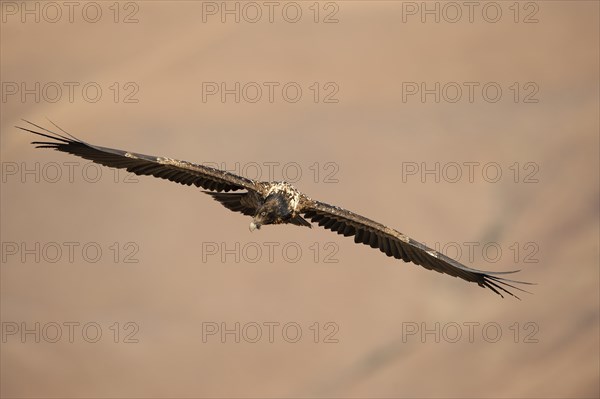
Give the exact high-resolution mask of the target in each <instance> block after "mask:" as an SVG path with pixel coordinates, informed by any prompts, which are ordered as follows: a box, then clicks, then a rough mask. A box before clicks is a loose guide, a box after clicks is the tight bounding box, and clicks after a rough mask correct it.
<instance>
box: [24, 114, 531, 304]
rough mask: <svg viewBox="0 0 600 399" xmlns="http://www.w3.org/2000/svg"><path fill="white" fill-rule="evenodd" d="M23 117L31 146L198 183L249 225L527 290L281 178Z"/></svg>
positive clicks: (501, 288)
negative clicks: (337, 241) (301, 232)
mask: <svg viewBox="0 0 600 399" xmlns="http://www.w3.org/2000/svg"><path fill="white" fill-rule="evenodd" d="M25 122H26V123H28V124H29V125H30V126H29V127H20V126H17V128H19V129H21V130H24V131H27V132H30V133H33V134H36V135H39V136H42V137H45V138H46V139H50V140H51V141H34V142H32V144H35V145H36V148H51V149H54V150H58V151H61V152H66V153H69V154H73V155H76V156H79V157H81V158H85V159H88V160H91V161H93V162H96V163H99V164H101V165H104V166H109V167H113V168H120V169H126V170H127V171H129V172H131V173H135V174H136V175H149V176H154V177H159V178H161V179H167V180H170V181H172V182H176V183H180V184H185V185H188V186H190V185H192V184H193V185H195V186H196V187H202V188H204V189H205V190H209V191H204V192H205V193H207V194H209V195H210V196H212V197H213V198H214V199H215V200H217V201H218V202H220V203H221V204H222V205H223V206H225V207H226V208H227V209H230V210H232V211H235V212H240V213H242V214H244V215H247V216H251V217H252V221H251V222H250V230H255V229H260V227H261V226H263V225H268V224H285V223H291V224H295V225H298V226H307V227H311V224H310V222H312V223H317V224H318V225H319V226H322V227H324V228H325V229H328V230H331V231H333V232H336V233H337V234H342V235H344V236H346V237H348V236H352V237H354V242H355V243H359V244H365V245H369V246H370V247H371V248H378V249H379V250H380V251H381V252H383V253H385V254H386V255H387V256H393V257H394V258H396V259H402V260H403V261H405V262H412V263H415V264H417V265H420V266H423V267H425V268H426V269H429V270H435V271H437V272H439V273H445V274H448V275H450V276H454V277H459V278H461V279H463V280H465V281H469V282H473V283H477V284H478V285H479V286H481V287H484V288H489V289H491V290H492V291H493V292H495V293H496V294H498V295H500V296H502V297H503V295H502V293H507V294H510V295H512V296H514V297H516V298H518V297H517V296H516V295H515V294H514V293H513V292H511V291H509V289H510V288H513V289H516V290H519V291H523V292H527V291H525V290H523V289H521V288H519V287H516V286H515V285H514V284H530V283H526V282H522V281H514V280H509V279H506V278H503V277H500V275H505V274H509V273H515V272H517V271H518V270H515V271H509V272H488V271H482V270H477V269H472V268H469V267H467V266H465V265H462V264H461V263H459V262H457V261H455V260H454V259H452V258H450V257H448V256H446V255H444V254H441V253H439V252H437V251H434V250H433V249H431V248H428V247H427V246H425V245H424V244H421V243H420V242H417V241H415V240H413V239H412V238H410V237H408V236H406V235H404V234H402V233H400V232H399V231H397V230H394V229H392V228H389V227H387V226H384V225H383V224H380V223H377V222H375V221H373V220H370V219H367V218H366V217H364V216H361V215H357V214H355V213H353V212H350V211H348V210H346V209H342V208H340V207H337V206H333V205H329V204H326V203H324V202H320V201H316V200H313V199H311V198H310V197H308V196H306V195H304V194H302V193H301V192H299V191H298V190H297V189H296V188H295V187H294V186H292V185H291V184H289V183H287V182H262V181H255V180H252V179H248V178H245V177H242V176H237V175H235V174H233V173H230V172H227V171H223V170H219V169H215V168H211V167H208V166H203V165H198V164H194V163H191V162H186V161H178V160H176V159H172V158H166V157H156V156H152V155H144V154H138V153H135V152H129V151H123V150H117V149H114V148H107V147H100V146H96V145H93V144H89V143H86V142H84V141H81V140H79V139H77V138H75V137H73V136H71V135H70V134H68V133H66V132H64V131H63V132H64V133H65V134H66V135H61V134H58V133H56V132H53V131H51V130H48V129H46V128H43V127H41V126H38V125H36V124H34V123H31V122H29V121H25ZM35 129H37V130H35ZM61 130H62V129H61ZM241 190H244V191H241ZM230 191H241V192H233V193H232V192H230ZM309 220H310V222H309Z"/></svg>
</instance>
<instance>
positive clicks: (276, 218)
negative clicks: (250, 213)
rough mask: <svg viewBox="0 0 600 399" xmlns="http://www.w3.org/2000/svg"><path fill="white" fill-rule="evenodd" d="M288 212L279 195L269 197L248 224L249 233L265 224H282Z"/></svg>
mask: <svg viewBox="0 0 600 399" xmlns="http://www.w3.org/2000/svg"><path fill="white" fill-rule="evenodd" d="M289 213H290V212H289V210H288V207H287V206H286V204H285V200H284V199H283V198H282V196H280V195H270V196H268V197H267V198H266V199H265V201H264V202H263V204H262V206H261V207H260V208H258V210H257V211H256V214H255V215H254V217H253V218H252V222H250V231H254V230H256V229H260V227H261V226H262V225H265V224H279V223H283V222H284V221H285V220H286V219H287V218H289Z"/></svg>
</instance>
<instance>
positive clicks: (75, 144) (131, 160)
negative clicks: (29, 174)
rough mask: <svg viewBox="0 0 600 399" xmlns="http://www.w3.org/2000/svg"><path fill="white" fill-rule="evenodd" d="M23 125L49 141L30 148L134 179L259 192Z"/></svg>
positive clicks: (188, 166) (219, 176) (220, 175)
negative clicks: (87, 162) (66, 155)
mask: <svg viewBox="0 0 600 399" xmlns="http://www.w3.org/2000/svg"><path fill="white" fill-rule="evenodd" d="M24 122H26V123H28V124H30V125H31V126H29V127H21V126H16V127H17V128H19V129H21V130H24V131H26V132H29V133H33V134H36V135H38V136H42V137H45V138H46V139H50V140H52V141H34V142H32V144H36V148H51V149H54V150H57V151H61V152H66V153H69V154H73V155H76V156H78V157H81V158H84V159H88V160H90V161H93V162H95V163H98V164H101V165H104V166H109V167H112V168H119V169H126V170H127V171H129V172H131V173H135V174H136V175H148V176H154V177H158V178H161V179H166V180H169V181H172V182H175V183H179V184H183V185H187V186H191V185H192V184H193V185H195V186H196V187H202V188H204V189H206V190H211V191H217V192H221V191H225V192H228V191H235V190H248V191H257V190H259V189H260V185H259V184H257V182H255V181H254V180H251V179H247V178H245V177H242V176H238V175H235V174H233V173H229V172H227V171H222V170H219V169H215V168H211V167H208V166H204V165H198V164H194V163H191V162H187V161H179V160H176V159H171V158H165V157H156V156H153V155H144V154H138V153H134V152H128V151H123V150H118V149H114V148H107V147H100V146H96V145H93V144H89V143H86V142H84V141H82V140H79V139H77V138H75V137H73V136H71V135H69V136H70V137H67V136H64V135H61V134H58V133H56V132H53V131H50V130H48V129H46V128H43V127H41V126H38V125H36V124H34V123H32V122H29V121H26V120H24Z"/></svg>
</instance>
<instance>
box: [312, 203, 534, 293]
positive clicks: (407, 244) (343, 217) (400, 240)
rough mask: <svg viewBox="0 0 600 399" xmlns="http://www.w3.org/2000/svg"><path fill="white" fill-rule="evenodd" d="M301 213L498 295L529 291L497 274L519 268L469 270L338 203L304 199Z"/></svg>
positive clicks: (394, 255) (322, 224)
mask: <svg viewBox="0 0 600 399" xmlns="http://www.w3.org/2000/svg"><path fill="white" fill-rule="evenodd" d="M301 213H303V215H304V217H305V218H306V219H308V220H310V221H311V222H313V223H315V222H318V224H319V226H322V227H324V228H326V229H329V230H331V231H334V232H336V233H338V234H343V235H344V236H351V235H352V236H354V242H355V243H362V244H365V245H369V246H371V247H372V248H378V249H379V250H380V251H381V252H383V253H385V254H386V255H387V256H393V257H394V258H396V259H402V260H403V261H405V262H412V263H415V264H417V265H420V266H423V267H424V268H426V269H429V270H435V271H437V272H439V273H444V274H448V275H450V276H454V277H458V278H461V279H463V280H465V281H469V282H473V283H477V284H478V285H479V286H481V287H484V288H489V289H490V290H492V291H493V292H495V293H496V294H498V295H500V296H501V297H504V295H503V293H504V294H509V295H512V296H514V297H515V298H519V297H518V296H517V295H515V294H514V293H513V292H511V291H510V290H509V288H512V289H514V290H518V291H522V292H528V291H525V290H524V289H522V288H519V287H517V286H516V285H514V284H532V283H527V282H523V281H515V280H509V279H505V278H502V277H499V276H498V275H503V274H510V273H515V272H517V271H518V270H514V271H507V272H488V271H483V270H477V269H472V268H470V267H467V266H465V265H463V264H461V263H459V262H457V261H456V260H454V259H452V258H450V257H448V256H446V255H444V254H442V253H439V252H437V251H435V250H433V249H431V248H429V247H427V246H426V245H424V244H422V243H420V242H418V241H415V240H413V239H412V238H409V237H407V236H406V235H404V234H402V233H400V232H399V231H396V230H394V229H390V228H389V227H386V226H384V225H382V224H381V223H377V222H375V221H373V220H370V219H367V218H365V217H364V216H361V215H357V214H356V213H353V212H350V211H348V210H346V209H343V208H339V207H337V206H333V205H329V204H325V203H323V202H319V201H315V200H311V199H306V200H305V201H304V203H303V207H302V210H301ZM511 283H512V284H511Z"/></svg>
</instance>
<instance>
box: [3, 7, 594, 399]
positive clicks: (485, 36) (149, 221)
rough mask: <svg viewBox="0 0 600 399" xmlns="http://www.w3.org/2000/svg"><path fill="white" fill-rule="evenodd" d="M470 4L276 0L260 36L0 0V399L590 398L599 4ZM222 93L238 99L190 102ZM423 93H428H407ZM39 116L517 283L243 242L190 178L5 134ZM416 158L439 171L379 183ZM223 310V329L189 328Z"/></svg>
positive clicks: (320, 234)
mask: <svg viewBox="0 0 600 399" xmlns="http://www.w3.org/2000/svg"><path fill="white" fill-rule="evenodd" d="M475 3H476V4H475V5H474V6H473V7H474V8H473V9H472V12H473V13H472V20H471V21H470V20H469V18H470V17H469V11H470V10H469V8H468V7H467V6H464V5H462V3H452V5H450V6H448V4H446V3H436V2H429V3H421V2H417V3H413V2H405V3H402V2H370V3H368V4H367V2H329V3H327V2H321V3H315V2H312V1H311V2H295V3H292V5H286V3H278V2H275V3H274V5H273V7H274V8H273V14H272V22H271V21H269V8H268V7H269V6H266V5H264V4H263V3H261V2H259V3H251V4H250V5H247V4H245V3H236V2H227V3H221V2H208V3H206V2H205V3H202V2H168V3H167V2H161V1H157V2H149V1H148V2H137V3H133V2H131V3H119V4H116V5H115V3H113V2H98V3H93V4H91V5H90V4H88V3H79V2H75V5H74V6H73V8H72V10H71V11H72V14H71V15H70V9H69V8H68V6H66V5H64V4H63V3H53V2H27V3H21V2H3V3H2V18H3V20H2V26H1V31H0V32H1V45H2V50H1V55H2V57H1V58H2V60H1V75H2V76H1V80H2V96H3V97H2V104H1V105H2V115H1V129H2V130H1V132H2V133H1V137H0V140H1V141H0V142H1V147H2V150H1V157H2V168H3V169H2V179H3V180H2V186H1V187H2V192H1V219H2V222H1V234H2V237H1V240H2V265H1V300H2V301H1V319H2V333H3V335H2V344H1V363H0V365H1V380H0V382H1V385H2V388H1V394H2V396H3V397H209V396H210V397H231V396H236V397H317V396H318V397H329V396H335V397H444V398H445V397H448V398H450V397H510V398H512V397H515V398H516V397H519V398H526V397H561V398H562V397H598V395H599V387H598V386H599V347H598V343H599V340H598V333H599V330H598V304H599V272H598V270H599V269H598V256H599V254H598V240H599V231H598V218H599V215H598V201H599V190H598V179H599V175H598V170H599V168H598V166H599V165H598V163H599V162H598V159H599V158H598V156H599V155H598V145H599V143H598V129H599V126H598V107H599V101H598V92H599V84H598V83H599V82H598V80H599V78H598V70H599V65H598V59H599V58H598V57H599V50H598V48H599V43H598V40H599V39H598V37H599V35H598V33H599V25H598V23H599V21H598V18H599V17H598V16H599V6H598V3H597V2H588V1H568V2H567V1H564V2H563V1H553V2H522V3H517V4H516V5H515V3H514V2H498V3H493V4H492V5H490V4H489V3H485V2H484V3H479V2H475ZM456 4H458V7H457V6H456ZM425 7H426V8H427V10H434V11H433V12H434V14H428V13H426V12H425V11H426V10H425ZM225 8H226V9H225ZM236 9H237V10H239V22H236V21H235V18H236V15H235V14H228V13H227V12H225V11H226V10H233V12H234V13H235V12H236V11H235V10H236ZM28 10H29V11H28ZM257 10H260V12H261V14H260V15H258V14H256V12H257ZM284 10H285V11H284ZM298 10H300V11H301V13H302V14H301V15H299V16H298V17H297V16H296V15H297V14H296V12H297V11H298ZM436 10H438V11H436ZM498 10H499V11H500V14H497V11H498ZM98 11H100V14H98ZM436 12H438V15H437V16H436V14H435V13H436ZM457 12H460V14H457ZM436 17H439V22H436V21H435V19H436ZM222 18H224V19H225V21H224V22H223V21H222ZM36 19H39V22H38V21H36ZM70 19H71V20H70ZM294 19H299V20H298V21H297V22H295V23H293V22H291V21H293V20H294ZM423 19H424V21H423ZM96 20H97V21H96ZM94 21H96V22H94ZM253 21H254V22H253ZM494 21H495V22H494ZM126 22H128V23H126ZM221 82H225V83H226V84H227V85H228V86H227V87H228V88H234V87H235V83H236V82H239V83H240V93H239V94H240V101H239V103H236V102H235V101H234V96H235V95H234V94H228V95H226V96H225V101H224V102H223V101H221V98H220V93H218V94H215V95H209V94H208V93H207V92H206V90H207V89H210V88H214V87H215V86H216V87H220V86H219V85H220V84H221ZM249 82H255V84H254V83H251V84H250V85H247V84H248V83H249ZM265 82H273V83H267V84H270V85H272V87H274V91H273V94H274V97H273V101H272V102H271V101H269V98H268V94H269V92H268V87H267V86H266V85H265ZM290 82H292V83H291V84H290V85H288V86H290V87H291V89H289V91H288V92H286V94H287V95H288V97H284V94H282V88H283V86H284V85H285V84H287V83H290ZM315 82H316V83H317V84H316V86H315ZM422 82H425V83H426V85H427V88H429V89H431V88H435V82H440V90H439V92H438V94H439V95H440V99H439V102H436V101H435V98H434V97H435V95H434V94H429V95H426V96H425V99H424V100H425V101H421V97H420V93H418V94H415V95H408V94H407V91H406V90H407V89H411V88H414V87H417V88H419V87H420V84H421V83H422ZM465 82H472V83H465ZM36 84H38V85H39V88H36ZM486 84H488V86H486V87H491V89H490V90H489V91H488V92H486V93H485V95H487V97H484V94H482V88H483V86H484V85H486ZM244 85H247V86H246V91H243V90H244V89H243V87H244ZM444 85H446V86H445V87H446V89H443V87H444ZM468 85H473V86H472V87H474V92H473V93H474V97H473V98H472V101H470V100H469V96H468V94H469V93H468ZM256 86H259V87H261V88H262V89H263V91H262V96H261V97H260V98H257V101H256V102H252V101H253V99H254V98H255V97H256V92H255V91H254V90H255V89H256ZM457 86H458V87H461V88H462V96H460V97H458V98H457V95H456V91H454V90H455V89H456V87H457ZM57 87H58V88H60V89H61V90H60V92H59V91H57ZM69 87H73V93H72V94H73V95H72V97H71V98H70V96H69ZM84 87H85V90H84ZM297 87H300V88H301V90H302V94H301V96H300V97H299V98H298V101H296V102H292V101H291V100H290V98H291V97H293V96H294V95H295V92H294V88H297ZM497 87H499V88H500V89H501V90H502V95H501V97H500V98H499V99H498V101H496V102H492V99H493V97H494V96H495V94H494V88H497ZM98 88H99V89H100V90H101V96H100V97H98V96H97V95H96V92H95V90H97V89H98ZM317 88H318V93H317ZM27 90H29V94H27ZM203 95H204V96H205V101H203ZM36 96H38V98H36ZM403 96H404V97H405V98H404V100H403ZM453 99H457V101H456V102H452V101H453ZM326 100H327V101H326ZM330 100H337V101H334V102H328V101H330ZM46 117H48V118H50V119H51V120H52V121H54V122H56V123H57V124H58V125H60V126H61V127H62V128H64V129H66V130H67V131H69V132H71V133H73V134H75V135H77V136H78V137H80V138H82V139H84V140H87V141H89V142H92V143H94V144H99V145H102V146H109V147H116V148H122V149H128V150H132V151H136V152H142V153H149V154H155V155H164V156H170V157H174V158H178V159H185V160H189V161H193V162H199V163H202V162H212V163H213V164H214V163H217V164H219V165H221V164H223V165H225V166H226V167H227V168H229V169H231V170H233V171H236V163H238V165H239V168H238V169H237V171H240V172H246V173H247V174H248V176H249V177H256V174H257V173H256V172H257V171H259V172H260V174H261V175H262V176H261V177H262V178H263V179H267V178H268V172H269V166H268V165H274V166H273V171H274V172H275V175H274V178H275V179H281V178H282V175H284V173H285V175H286V176H287V177H290V176H291V177H292V178H293V177H295V171H298V170H299V171H300V172H301V173H302V175H301V177H300V178H299V179H297V180H298V181H296V182H295V185H296V186H297V187H298V188H299V189H300V190H302V191H303V192H305V193H307V194H308V195H310V196H312V197H313V198H317V199H320V200H322V201H325V202H329V203H332V204H337V205H340V206H343V207H345V208H348V209H351V210H353V211H355V212H358V213H361V214H363V215H365V216H367V217H370V218H373V219H375V220H378V221H381V222H382V223H385V224H387V225H389V226H392V227H395V228H397V229H398V230H400V231H402V232H404V233H406V234H408V235H410V236H411V237H413V238H415V239H418V240H421V241H424V242H426V243H428V244H430V245H435V244H436V243H438V245H439V246H442V247H444V246H446V248H448V253H449V255H451V256H456V254H457V252H456V251H455V249H456V247H458V248H460V249H461V250H462V256H461V258H460V260H461V261H462V262H463V263H466V264H467V265H469V266H473V267H477V268H481V269H486V270H498V271H501V270H513V269H522V271H521V272H520V273H519V274H517V275H516V276H515V278H517V279H521V280H525V281H532V282H537V283H538V285H536V286H533V287H532V288H531V291H532V292H533V295H529V294H522V295H521V297H522V300H521V301H518V300H516V299H514V298H505V299H501V298H500V297H499V296H497V295H494V294H493V293H491V292H490V291H486V290H483V289H481V288H479V287H477V286H476V285H473V284H468V283H466V282H463V281H461V280H458V279H453V278H451V277H448V276H445V275H441V274H438V273H434V272H430V271H427V270H425V269H422V268H420V267H417V266H415V265H413V264H406V263H403V262H399V261H396V260H393V259H390V258H387V257H385V256H383V255H382V254H381V253H379V252H377V251H375V250H371V249H369V248H367V247H365V246H358V245H354V244H353V243H352V240H350V239H348V238H343V237H341V236H337V235H334V234H332V233H330V232H327V231H325V230H323V229H320V228H313V229H312V230H308V229H304V228H298V227H293V226H285V227H270V228H269V227H266V228H264V229H262V230H261V231H259V232H254V233H250V232H249V231H248V223H249V222H250V219H249V218H247V217H244V216H241V215H238V214H233V213H231V212H229V211H227V210H226V209H224V208H223V207H222V206H220V205H219V204H217V203H216V202H214V201H212V200H211V199H210V198H209V197H208V196H205V195H204V194H202V193H201V192H200V191H199V190H197V189H193V188H189V187H184V186H179V185H176V184H172V183H168V182H165V181H162V180H158V179H153V178H148V177H140V178H137V179H135V180H134V182H132V183H126V182H124V181H125V180H128V179H129V177H128V176H127V174H126V173H119V174H118V175H115V174H114V173H113V171H112V170H110V169H106V168H95V167H89V166H87V161H85V160H81V159H79V158H75V157H72V156H69V155H66V154H61V153H57V152H52V151H48V150H35V149H34V148H33V146H32V145H30V144H29V142H30V141H32V137H31V136H30V135H27V134H24V133H23V132H21V131H19V130H17V129H15V128H14V127H13V126H14V125H16V124H19V125H22V124H23V123H22V122H21V121H20V119H21V118H25V119H28V120H31V121H33V122H36V123H39V124H42V125H43V126H46V127H49V128H52V125H51V124H50V123H49V122H48V121H47V120H46ZM69 162H73V164H70V163H69ZM469 162H478V165H479V166H478V167H477V168H476V169H475V174H474V176H473V179H472V181H469V178H468V169H467V167H466V166H464V165H465V163H469ZM436 163H439V165H440V174H441V176H440V179H439V182H436V181H435V176H434V175H425V176H424V177H421V175H420V172H421V170H419V172H418V173H417V174H416V175H406V173H407V171H409V169H407V167H408V168H410V167H412V166H415V165H417V167H418V168H419V169H421V168H422V167H423V168H426V169H433V168H434V167H435V164H436ZM257 165H258V167H259V169H256V166H257ZM290 165H291V166H290ZM455 165H462V168H463V169H462V173H463V175H462V177H461V178H459V179H456V180H458V181H457V182H452V180H453V179H454V177H455V169H452V167H453V166H455ZM484 165H491V166H499V168H500V172H501V173H502V175H501V178H500V179H499V181H498V182H495V183H494V182H489V180H492V179H493V178H494V177H495V173H493V172H494V171H495V170H496V169H497V167H496V168H492V169H489V170H488V172H489V174H486V175H482V167H483V166H484ZM70 168H71V169H70ZM28 170H30V171H31V172H27V171H28ZM70 170H72V171H73V176H72V177H73V178H72V179H70V178H69V171H70ZM98 171H100V173H101V175H100V176H98V178H97V180H98V181H97V182H95V183H92V182H90V181H91V180H96V173H98ZM317 171H318V175H317V174H316V173H317ZM517 171H518V172H519V173H518V174H517V173H516V172H517ZM57 173H60V175H57ZM403 175H404V177H403ZM115 179H116V182H115ZM469 242H476V243H477V244H473V245H477V246H476V247H475V251H474V255H475V256H474V258H473V259H469V258H468V256H467V255H468V253H467V252H468V245H471V244H468V243H469ZM69 243H72V244H69ZM115 243H116V244H115ZM221 245H224V246H225V248H227V249H232V252H231V253H230V254H229V255H227V253H225V254H224V253H223V252H222V251H221V250H220V249H221V247H220V246H221ZM236 245H238V247H237V248H239V250H236ZM484 245H486V248H487V247H492V249H491V250H490V252H489V253H488V254H487V255H486V254H484V253H483V252H482V248H483V247H484ZM268 246H272V247H273V248H274V252H273V259H269V254H268V248H269V247H268ZM284 247H285V248H286V251H288V250H289V252H285V251H284V250H283V248H284ZM57 248H59V249H60V250H61V252H60V253H59V252H57ZM69 248H73V254H72V259H71V258H70V255H69ZM84 248H85V251H84V250H83V249H84ZM98 248H99V249H100V250H101V254H100V255H99V256H96V252H95V251H97V250H98ZM215 248H216V254H212V253H213V252H215V251H214V250H215ZM257 248H259V249H260V250H261V252H260V253H257V252H256V249H257ZM298 248H299V249H300V251H301V254H300V255H299V256H298V260H297V261H296V262H292V261H291V258H295V257H296V255H295V252H294V251H297V250H298ZM494 248H500V249H501V254H500V255H499V256H496V255H495V253H494V251H493V249H494ZM317 250H318V252H317ZM28 251H29V252H28ZM210 251H213V252H210ZM222 255H223V256H224V257H225V259H224V261H223V260H222ZM484 255H486V256H484ZM236 256H238V257H239V261H236ZM327 256H330V257H327ZM36 257H37V258H39V259H36ZM96 257H97V258H98V261H97V262H92V261H91V260H93V259H95V258H96ZM331 259H333V260H337V263H335V262H334V263H331V262H328V260H331ZM130 260H137V263H129V262H128V261H130ZM293 260H295V259H293ZM36 323H39V324H37V326H38V327H36ZM69 323H75V324H69ZM115 323H117V324H115ZM127 323H130V324H127ZM221 323H224V324H221ZM236 323H239V326H240V327H239V334H240V337H239V341H240V342H235V341H236V337H235V335H234V334H229V335H225V336H221V334H220V332H221V331H219V333H217V334H215V335H206V334H205V335H204V339H203V332H204V333H206V332H207V331H208V330H207V329H209V328H212V327H215V326H217V327H218V328H219V329H221V326H223V327H225V328H228V329H235V326H236ZM269 323H275V324H269ZM276 323H278V324H276ZM286 323H295V324H288V327H289V326H292V327H294V326H295V327H296V328H298V327H299V328H301V332H302V336H301V337H299V338H298V342H296V343H292V342H288V341H292V340H293V338H294V336H295V335H296V331H295V330H294V329H293V328H292V329H288V330H286V332H287V335H285V336H284V335H283V333H282V331H283V326H284V325H286ZM315 323H318V324H315ZM327 323H330V324H327ZM69 325H72V326H73V327H72V328H73V332H74V334H73V337H72V339H71V340H70V339H69V327H68V326H69ZM268 325H272V326H273V329H274V330H273V331H274V335H273V337H272V338H273V339H272V341H273V342H269V338H268V333H269V327H268ZM84 326H87V327H86V329H85V332H84V331H83V327H84ZM256 326H259V327H260V328H261V332H262V336H261V337H259V338H258V339H257V340H258V342H256V343H253V342H251V341H252V340H253V338H254V337H255V335H256V331H257V329H256ZM469 326H472V327H469ZM484 326H487V327H486V328H485V329H484ZM57 327H58V328H57ZM36 328H37V331H36ZM415 328H416V329H418V331H416V332H415V331H414V329H415ZM470 328H473V336H472V337H471V338H472V339H469V332H470ZM26 329H29V330H32V332H30V333H27V331H25V330H26ZM98 329H99V330H100V331H101V333H102V335H101V337H98V338H95V336H96V330H98ZM429 330H431V331H433V332H430V333H427V331H429ZM436 330H437V334H438V336H436ZM58 331H60V333H61V334H62V335H61V336H59V337H57V336H56V334H57V332H58ZM315 331H318V332H319V334H318V335H316V334H315ZM413 332H414V334H412V333H413ZM117 333H118V334H117ZM423 333H424V334H423ZM458 333H459V334H460V335H459V336H457V334H458ZM36 340H39V341H40V342H36ZM95 340H97V342H95V343H91V342H88V341H95ZM132 340H134V341H137V342H129V341H132ZM315 340H316V341H317V342H316V343H315V342H314V341H315ZM52 341H57V342H52ZM69 341H73V342H69ZM115 341H116V342H115ZM204 341H205V342H204ZM326 341H334V342H326ZM335 341H337V342H335ZM453 341H457V342H453Z"/></svg>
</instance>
